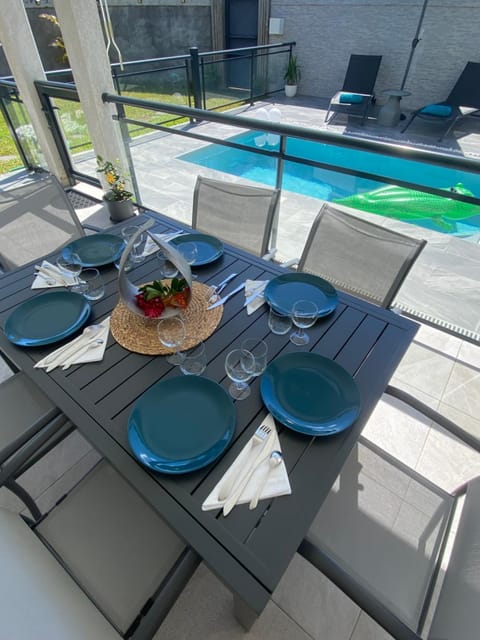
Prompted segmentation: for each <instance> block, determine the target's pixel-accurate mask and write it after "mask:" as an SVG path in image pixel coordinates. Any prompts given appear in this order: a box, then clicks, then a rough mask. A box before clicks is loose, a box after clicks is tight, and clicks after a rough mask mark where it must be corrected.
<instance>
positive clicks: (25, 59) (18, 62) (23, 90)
mask: <svg viewBox="0 0 480 640" xmlns="http://www.w3.org/2000/svg"><path fill="white" fill-rule="evenodd" d="M0 41H1V42H2V45H3V50H4V52H5V56H6V58H7V61H8V64H9V66H10V69H11V70H12V73H13V76H14V78H15V80H16V83H17V86H18V89H19V91H20V97H21V98H22V100H23V103H24V105H25V108H26V110H27V112H28V115H29V117H30V121H31V123H32V126H33V129H34V131H35V134H36V136H37V140H38V144H39V146H40V149H41V150H42V153H43V155H44V157H45V160H46V162H47V166H48V169H49V170H50V171H51V172H52V173H53V174H55V175H56V176H57V177H58V178H59V180H60V181H61V182H62V183H63V184H65V185H66V184H68V179H67V176H66V174H65V170H64V167H63V164H62V160H61V158H60V155H59V154H58V152H57V147H56V144H55V140H54V139H53V136H52V134H51V131H50V129H49V127H48V123H47V119H46V117H45V114H44V113H43V111H42V107H41V104H40V99H39V97H38V93H37V90H36V88H35V85H34V84H33V82H34V80H45V72H44V70H43V66H42V61H41V59H40V56H39V53H38V49H37V45H36V43H35V40H34V37H33V34H32V30H31V28H30V24H29V22H28V18H27V13H26V11H25V7H24V4H23V0H9V2H8V3H7V2H6V3H3V4H2V11H1V13H0Z"/></svg>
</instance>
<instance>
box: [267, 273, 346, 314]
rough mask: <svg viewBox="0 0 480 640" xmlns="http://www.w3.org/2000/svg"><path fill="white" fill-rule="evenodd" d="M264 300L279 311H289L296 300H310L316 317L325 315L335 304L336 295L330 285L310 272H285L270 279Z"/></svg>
mask: <svg viewBox="0 0 480 640" xmlns="http://www.w3.org/2000/svg"><path fill="white" fill-rule="evenodd" d="M265 300H266V301H267V302H268V304H269V305H270V306H271V307H273V309H275V311H279V312H280V313H287V314H288V313H291V311H292V307H293V305H294V304H295V302H296V301H297V300H311V301H312V302H314V303H315V304H316V305H317V307H318V317H319V318H320V317H322V316H326V315H328V314H329V313H332V311H333V310H334V309H335V307H336V306H337V302H338V296H337V292H336V290H335V289H334V287H332V285H331V284H330V283H329V282H327V281H326V280H324V279H323V278H319V277H318V276H314V275H312V274H310V273H286V274H284V275H281V276H277V277H276V278H273V279H272V280H270V282H269V283H268V284H267V286H266V287H265Z"/></svg>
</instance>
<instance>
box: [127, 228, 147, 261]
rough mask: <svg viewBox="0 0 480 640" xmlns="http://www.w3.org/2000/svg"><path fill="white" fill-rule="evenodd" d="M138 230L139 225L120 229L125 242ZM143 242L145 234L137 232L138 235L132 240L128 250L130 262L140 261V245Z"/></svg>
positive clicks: (141, 258) (141, 257)
mask: <svg viewBox="0 0 480 640" xmlns="http://www.w3.org/2000/svg"><path fill="white" fill-rule="evenodd" d="M138 230H139V227H135V226H130V227H125V228H124V229H122V237H123V239H124V240H125V242H126V243H127V244H128V243H129V242H130V240H131V238H132V237H133V236H134V235H135V234H136V233H137V231H138ZM144 242H145V234H144V233H139V234H138V236H137V237H136V238H135V240H134V242H133V246H132V250H131V251H130V260H131V261H132V262H142V260H143V256H142V254H141V252H140V247H141V246H142V244H143V243H144Z"/></svg>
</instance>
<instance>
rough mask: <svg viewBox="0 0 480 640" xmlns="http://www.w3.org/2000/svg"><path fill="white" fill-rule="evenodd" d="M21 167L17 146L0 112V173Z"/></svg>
mask: <svg viewBox="0 0 480 640" xmlns="http://www.w3.org/2000/svg"><path fill="white" fill-rule="evenodd" d="M20 167H23V163H22V160H21V158H20V156H19V155H18V152H17V147H16V146H15V143H14V142H13V140H12V136H11V135H10V131H9V130H8V127H7V123H6V122H5V118H4V117H3V113H1V112H0V174H2V173H7V172H8V171H12V170H13V169H17V168H20Z"/></svg>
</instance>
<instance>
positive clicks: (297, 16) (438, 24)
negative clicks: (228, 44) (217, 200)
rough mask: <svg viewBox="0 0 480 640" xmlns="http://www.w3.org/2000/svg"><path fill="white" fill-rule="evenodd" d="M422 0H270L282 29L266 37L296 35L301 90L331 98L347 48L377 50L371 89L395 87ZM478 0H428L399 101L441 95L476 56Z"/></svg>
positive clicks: (410, 104) (414, 103)
mask: <svg viewBox="0 0 480 640" xmlns="http://www.w3.org/2000/svg"><path fill="white" fill-rule="evenodd" d="M423 4H424V0H271V17H275V18H284V20H285V29H284V33H283V34H282V35H280V36H271V37H270V42H282V41H283V42H287V41H289V40H294V41H296V43H297V45H296V53H297V55H298V59H299V63H300V65H301V70H302V80H301V83H300V85H299V94H303V95H310V96H319V97H324V98H329V97H331V96H332V95H333V94H334V93H335V91H337V90H338V89H340V88H341V86H342V83H343V78H344V75H345V71H346V68H347V65H348V60H349V57H350V54H351V53H359V54H376V55H382V56H383V59H382V64H381V67H380V71H379V74H378V79H377V85H376V93H377V95H379V99H380V100H381V95H380V94H381V91H382V90H383V89H396V88H399V87H400V85H401V82H402V79H403V75H404V72H405V69H406V66H407V62H408V57H409V53H410V50H411V43H412V40H413V38H414V36H415V33H416V29H417V25H418V22H419V19H420V15H421V12H422V7H423ZM479 25H480V2H479V1H478V0H429V2H428V3H427V8H426V12H425V16H424V21H423V31H422V33H421V40H420V43H419V44H418V46H417V47H416V49H415V54H414V57H413V61H412V64H411V67H410V72H409V74H408V77H407V82H406V85H405V88H406V89H408V90H409V91H411V92H412V96H411V97H409V98H404V100H403V101H402V104H403V105H405V107H407V108H415V107H418V106H421V105H423V104H426V103H427V102H434V101H438V100H444V99H445V98H446V97H447V95H448V93H449V92H450V90H451V88H452V86H453V84H454V83H455V81H456V79H457V78H458V76H459V74H460V73H461V71H462V69H463V67H464V66H465V64H466V62H468V61H469V60H473V61H480V54H479V51H478V26H479Z"/></svg>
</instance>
